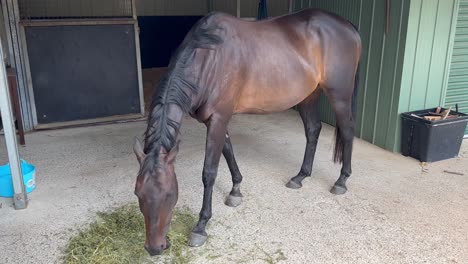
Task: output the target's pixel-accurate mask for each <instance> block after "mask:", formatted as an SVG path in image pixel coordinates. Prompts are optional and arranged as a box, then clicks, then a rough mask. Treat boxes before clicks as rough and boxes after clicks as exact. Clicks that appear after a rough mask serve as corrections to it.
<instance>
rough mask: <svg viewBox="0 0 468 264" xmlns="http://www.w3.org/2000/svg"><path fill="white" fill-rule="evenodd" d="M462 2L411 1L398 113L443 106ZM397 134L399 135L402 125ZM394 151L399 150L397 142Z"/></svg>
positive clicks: (453, 0) (450, 0) (449, 0)
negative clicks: (460, 3) (459, 6)
mask: <svg viewBox="0 0 468 264" xmlns="http://www.w3.org/2000/svg"><path fill="white" fill-rule="evenodd" d="M458 3H459V0H431V1H428V0H412V1H411V7H410V13H409V21H408V34H407V39H406V44H405V46H406V48H405V57H404V66H403V75H402V83H401V92H400V103H399V107H398V113H403V112H408V111H414V110H421V109H425V108H432V107H437V106H439V105H442V104H443V102H444V97H445V93H446V91H447V84H448V76H449V70H450V62H451V54H452V50H453V49H452V47H453V40H454V36H455V28H456V17H457V10H458ZM397 125H398V126H397V128H396V131H395V133H397V134H399V133H400V122H398V123H397ZM395 149H399V142H396V145H395Z"/></svg>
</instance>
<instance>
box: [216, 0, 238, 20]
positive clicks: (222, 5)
mask: <svg viewBox="0 0 468 264" xmlns="http://www.w3.org/2000/svg"><path fill="white" fill-rule="evenodd" d="M213 11H219V12H224V13H227V14H231V15H233V16H236V15H237V1H234V0H213Z"/></svg>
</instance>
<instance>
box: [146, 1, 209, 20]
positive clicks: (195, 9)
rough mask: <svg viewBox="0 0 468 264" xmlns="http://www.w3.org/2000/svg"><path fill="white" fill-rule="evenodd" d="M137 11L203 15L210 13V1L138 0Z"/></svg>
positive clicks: (168, 14)
mask: <svg viewBox="0 0 468 264" xmlns="http://www.w3.org/2000/svg"><path fill="white" fill-rule="evenodd" d="M214 2H217V1H214ZM137 11H138V15H139V16H202V15H205V14H206V13H208V2H207V0H190V1H186V0H138V1H137Z"/></svg>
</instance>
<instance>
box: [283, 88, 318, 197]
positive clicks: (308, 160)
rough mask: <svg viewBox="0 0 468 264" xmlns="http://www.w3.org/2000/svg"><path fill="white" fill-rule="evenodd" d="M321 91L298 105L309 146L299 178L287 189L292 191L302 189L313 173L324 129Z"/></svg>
mask: <svg viewBox="0 0 468 264" xmlns="http://www.w3.org/2000/svg"><path fill="white" fill-rule="evenodd" d="M320 94H321V89H320V87H318V88H317V89H316V90H315V91H314V92H313V93H312V94H311V95H310V96H309V97H307V98H306V99H305V100H304V101H303V102H301V103H300V104H299V105H298V108H299V109H298V110H299V114H300V115H301V118H302V122H303V123H304V129H305V135H306V139H307V145H306V148H305V153H304V161H303V162H302V167H301V170H300V171H299V173H298V174H297V176H295V177H293V178H292V179H291V180H290V181H289V182H288V183H287V184H286V187H288V188H291V189H299V188H301V187H302V180H304V178H306V177H310V175H311V173H312V165H313V163H314V156H315V150H316V149H317V142H318V138H319V135H320V130H321V129H322V122H321V121H320V113H319V107H318V105H319V104H318V101H319V98H320Z"/></svg>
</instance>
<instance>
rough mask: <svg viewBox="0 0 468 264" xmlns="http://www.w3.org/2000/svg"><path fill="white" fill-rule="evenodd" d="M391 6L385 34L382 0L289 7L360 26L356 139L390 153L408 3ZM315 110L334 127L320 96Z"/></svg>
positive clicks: (314, 1) (305, 1) (313, 1)
mask: <svg viewBox="0 0 468 264" xmlns="http://www.w3.org/2000/svg"><path fill="white" fill-rule="evenodd" d="M426 1H430V0H426ZM391 3H392V6H391V12H390V17H389V32H388V34H386V33H385V28H386V0H347V1H342V0H310V1H309V0H296V1H295V2H294V9H295V10H299V9H302V8H305V7H309V6H310V7H318V8H322V9H326V10H329V11H332V12H334V13H337V14H339V15H341V16H344V17H346V18H347V19H349V20H350V21H351V22H353V23H354V24H355V25H357V26H358V27H359V29H360V32H361V39H362V43H363V54H362V57H361V72H360V74H361V78H360V79H361V82H360V86H359V101H358V117H357V126H356V135H357V136H358V137H360V138H362V139H364V140H366V141H369V142H371V143H373V144H375V145H377V146H380V147H382V148H386V149H389V150H394V149H393V148H394V145H395V142H396V141H397V138H396V136H397V135H396V134H395V130H396V126H397V120H398V114H397V110H398V102H399V100H398V96H399V94H400V87H401V86H400V84H401V72H402V69H403V56H404V52H405V45H404V44H405V41H406V27H407V20H408V12H409V7H410V0H400V1H392V2H391ZM320 110H321V116H322V120H323V121H324V122H326V123H329V124H334V123H335V120H334V113H333V111H332V110H331V108H330V107H329V104H328V102H327V100H326V99H325V98H322V101H321V107H320Z"/></svg>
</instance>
